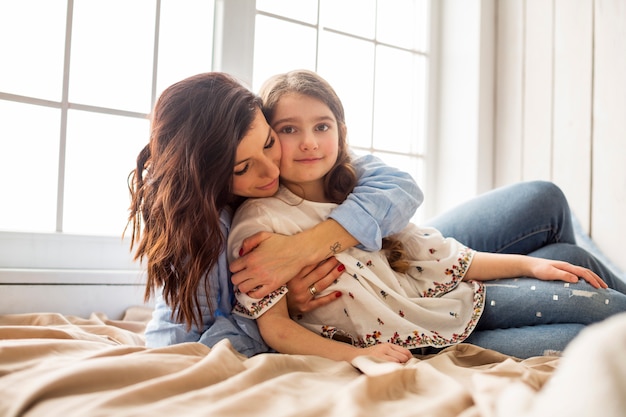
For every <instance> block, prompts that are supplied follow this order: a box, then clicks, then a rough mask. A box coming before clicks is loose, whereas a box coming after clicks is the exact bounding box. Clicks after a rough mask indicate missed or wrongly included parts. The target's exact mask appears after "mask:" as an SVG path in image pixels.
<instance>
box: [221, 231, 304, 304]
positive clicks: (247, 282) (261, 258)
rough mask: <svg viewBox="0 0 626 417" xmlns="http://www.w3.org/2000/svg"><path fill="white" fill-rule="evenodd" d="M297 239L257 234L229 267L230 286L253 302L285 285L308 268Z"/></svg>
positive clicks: (296, 236) (247, 242)
mask: <svg viewBox="0 0 626 417" xmlns="http://www.w3.org/2000/svg"><path fill="white" fill-rule="evenodd" d="M299 236H300V235H293V236H285V235H279V234H275V233H268V232H259V233H256V234H254V235H252V236H250V237H248V238H246V239H245V240H244V241H243V243H242V247H241V251H240V257H239V258H238V259H235V260H234V261H233V262H231V263H230V266H229V267H230V271H231V272H232V273H233V276H232V278H231V280H232V283H233V284H234V285H236V286H237V287H238V288H239V290H240V291H241V292H243V293H247V294H248V295H249V296H251V297H254V298H263V297H265V296H266V295H268V294H269V293H270V292H272V291H274V290H276V289H277V288H279V287H280V286H281V285H285V284H286V283H287V281H289V280H290V279H291V278H293V277H295V276H297V275H298V274H299V273H300V271H301V270H302V269H303V268H304V267H305V266H306V265H307V257H306V253H303V251H302V247H303V246H302V245H300V244H299V243H298V237H299Z"/></svg>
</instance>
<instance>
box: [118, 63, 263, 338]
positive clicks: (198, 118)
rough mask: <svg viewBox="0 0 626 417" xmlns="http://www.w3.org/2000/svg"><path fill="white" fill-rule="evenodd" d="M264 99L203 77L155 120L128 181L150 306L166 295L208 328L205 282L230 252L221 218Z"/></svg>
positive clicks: (182, 314)
mask: <svg viewBox="0 0 626 417" xmlns="http://www.w3.org/2000/svg"><path fill="white" fill-rule="evenodd" d="M260 104H261V102H260V99H259V98H258V97H257V96H256V95H255V94H253V93H252V92H251V91H250V90H249V89H247V88H246V87H244V86H243V85H242V84H240V83H239V82H238V81H237V80H236V79H234V78H232V77H230V76H229V75H227V74H223V73H216V72H213V73H204V74H198V75H195V76H192V77H189V78H186V79H184V80H182V81H180V82H178V83H176V84H173V85H172V86H170V87H168V88H167V89H166V90H165V91H164V92H163V93H162V94H161V96H160V97H159V99H158V101H157V103H156V105H155V107H154V111H153V113H152V115H151V132H150V141H149V143H148V145H146V147H145V148H144V149H143V150H142V151H141V152H140V153H139V155H138V157H137V166H136V168H135V169H134V170H133V171H132V172H131V174H130V176H129V189H130V193H131V205H130V214H129V219H128V225H127V228H129V227H130V228H131V230H132V240H131V250H132V249H133V247H134V245H136V246H137V247H136V252H135V259H139V260H142V261H143V260H144V259H146V260H147V282H146V290H145V294H144V298H145V299H146V300H148V299H150V297H151V296H152V295H153V294H154V293H155V291H156V290H157V289H158V288H161V287H162V294H163V297H164V300H165V302H166V303H167V304H168V305H169V306H170V307H171V308H172V312H173V318H174V319H176V320H177V321H179V322H181V323H185V324H186V326H187V329H190V328H191V326H192V325H196V326H197V327H198V328H201V326H202V314H203V312H202V311H201V307H200V303H199V300H198V290H199V286H200V285H204V291H205V293H206V295H207V298H208V299H209V303H208V304H209V308H210V310H211V311H210V313H211V314H213V312H214V308H215V306H214V305H212V303H211V301H210V300H212V299H214V298H215V297H217V296H215V297H212V296H211V295H212V292H211V290H212V289H211V288H210V287H209V280H208V279H204V278H206V276H207V274H208V272H209V271H211V269H213V268H214V267H216V265H217V260H218V257H219V256H220V254H221V253H222V252H223V251H224V248H225V242H226V238H227V237H226V236H224V235H223V234H222V231H221V228H220V220H219V219H220V212H221V211H222V210H223V209H225V208H226V207H227V206H228V205H229V204H232V203H233V202H234V201H235V199H236V197H235V196H233V194H232V177H233V171H234V163H235V155H236V150H237V145H238V144H239V142H240V140H241V139H242V138H243V137H244V136H245V134H246V133H247V131H248V130H249V128H250V126H251V124H252V122H253V120H254V117H255V112H256V111H257V110H258V109H260Z"/></svg>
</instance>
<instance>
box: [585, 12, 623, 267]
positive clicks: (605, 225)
mask: <svg viewBox="0 0 626 417" xmlns="http://www.w3.org/2000/svg"><path fill="white" fill-rule="evenodd" d="M594 15H595V25H594V26H595V39H594V41H595V42H594V44H595V47H594V49H595V66H594V84H593V86H594V102H593V153H592V155H591V156H592V164H593V189H592V194H591V196H592V200H591V201H592V203H593V205H592V209H591V233H592V236H593V238H594V240H595V241H596V242H597V244H598V246H599V247H600V248H601V249H602V250H603V251H604V252H605V253H606V254H607V256H608V257H609V258H611V259H613V260H614V261H615V263H616V264H617V265H618V266H619V267H620V268H621V269H622V270H626V259H625V258H624V249H623V247H624V236H625V235H626V215H625V213H626V2H624V1H620V0H596V2H595V14H594Z"/></svg>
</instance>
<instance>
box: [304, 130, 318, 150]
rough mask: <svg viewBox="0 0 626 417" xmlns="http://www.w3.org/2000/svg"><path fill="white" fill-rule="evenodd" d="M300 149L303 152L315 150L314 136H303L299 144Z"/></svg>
mask: <svg viewBox="0 0 626 417" xmlns="http://www.w3.org/2000/svg"><path fill="white" fill-rule="evenodd" d="M300 148H301V149H302V150H303V151H314V150H316V149H317V141H316V140H315V136H314V135H313V134H311V133H309V134H307V135H305V137H304V138H303V139H302V142H301V143H300Z"/></svg>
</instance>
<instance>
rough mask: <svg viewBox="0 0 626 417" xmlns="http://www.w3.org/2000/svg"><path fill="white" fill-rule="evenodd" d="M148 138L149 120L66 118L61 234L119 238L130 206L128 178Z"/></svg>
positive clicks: (97, 116) (78, 114)
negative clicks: (62, 232)
mask: <svg viewBox="0 0 626 417" xmlns="http://www.w3.org/2000/svg"><path fill="white" fill-rule="evenodd" d="M148 134H149V123H148V120H143V119H133V118H129V117H121V116H111V115H105V114H98V113H89V112H82V111H76V110H74V111H70V112H69V114H68V129H67V152H66V171H65V201H64V203H65V204H64V207H65V208H64V212H63V231H64V232H69V233H77V234H96V235H113V236H121V234H122V231H123V230H124V227H125V226H126V220H127V218H128V207H129V205H130V197H129V194H128V187H127V178H128V174H129V173H130V171H131V170H132V169H133V167H134V166H135V160H136V158H137V155H138V154H139V151H140V150H141V149H142V148H143V147H144V146H145V145H146V144H147V143H148Z"/></svg>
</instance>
